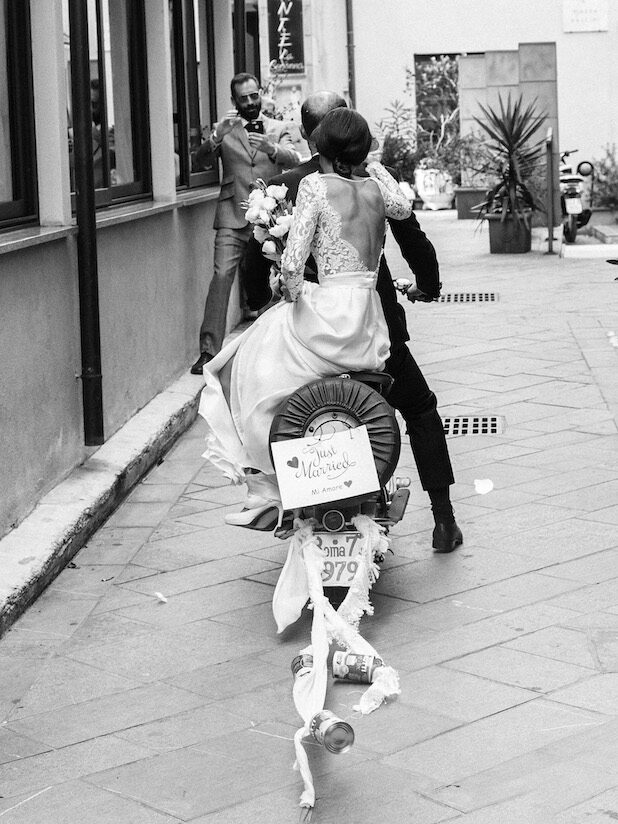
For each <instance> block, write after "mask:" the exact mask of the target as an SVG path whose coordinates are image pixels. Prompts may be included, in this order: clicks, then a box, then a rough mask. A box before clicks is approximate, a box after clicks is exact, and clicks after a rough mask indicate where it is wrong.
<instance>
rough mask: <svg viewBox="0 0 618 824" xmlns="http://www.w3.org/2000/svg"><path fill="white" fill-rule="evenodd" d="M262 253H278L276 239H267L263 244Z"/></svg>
mask: <svg viewBox="0 0 618 824" xmlns="http://www.w3.org/2000/svg"><path fill="white" fill-rule="evenodd" d="M262 253H263V254H264V255H267V256H268V255H276V254H277V247H276V246H275V241H274V240H265V241H264V243H263V244H262Z"/></svg>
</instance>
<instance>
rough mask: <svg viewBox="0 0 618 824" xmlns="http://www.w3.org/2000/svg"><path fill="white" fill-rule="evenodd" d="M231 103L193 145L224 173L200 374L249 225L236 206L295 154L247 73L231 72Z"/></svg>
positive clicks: (211, 351) (197, 366)
mask: <svg viewBox="0 0 618 824" xmlns="http://www.w3.org/2000/svg"><path fill="white" fill-rule="evenodd" d="M231 90H232V103H233V104H234V106H235V108H234V109H231V110H230V111H228V112H227V113H226V114H225V117H223V118H222V119H221V120H220V121H219V122H218V123H216V124H215V127H214V130H213V132H212V134H211V135H210V137H209V138H208V139H207V140H206V141H205V143H204V144H203V145H202V147H200V150H198V159H199V155H200V152H212V151H214V152H216V153H217V154H218V155H219V156H220V157H221V162H222V164H223V179H222V181H221V191H220V193H219V201H218V203H217V210H216V213H215V221H214V228H215V229H216V230H217V233H216V237H215V255H214V273H213V277H212V281H211V283H210V287H209V289H208V296H207V298H206V306H205V308H204V319H203V321H202V326H201V329H200V356H199V358H198V359H197V361H196V362H195V363H194V364H193V366H192V367H191V372H192V373H193V374H194V375H201V374H202V372H203V367H204V364H206V363H208V361H209V360H211V359H212V358H213V357H214V356H215V355H216V354H217V352H219V350H220V349H221V345H222V343H223V338H224V336H225V323H226V318H227V307H228V303H229V299H230V292H231V290H232V284H233V282H234V278H235V277H236V271H237V269H238V264H239V262H240V260H241V259H242V257H243V255H244V253H245V249H246V246H247V242H248V240H249V238H250V237H251V229H252V227H251V226H250V224H249V223H248V222H247V220H246V218H245V213H244V209H243V208H242V206H241V203H242V201H243V200H246V199H247V197H248V196H249V192H250V190H251V184H252V183H253V181H254V180H256V179H257V178H260V177H261V178H263V179H264V180H268V178H270V177H272V176H273V175H274V174H277V173H278V172H281V171H282V169H288V168H291V167H293V166H296V164H297V163H298V155H297V154H296V152H295V150H294V144H293V142H292V137H291V135H290V132H289V129H288V125H287V124H286V123H283V122H282V121H279V120H273V119H272V118H268V117H264V116H263V115H262V113H261V100H262V97H261V91H260V87H259V83H258V81H257V79H256V78H255V77H254V76H253V75H251V74H246V73H244V72H243V73H241V74H237V75H235V76H234V77H233V78H232V82H231Z"/></svg>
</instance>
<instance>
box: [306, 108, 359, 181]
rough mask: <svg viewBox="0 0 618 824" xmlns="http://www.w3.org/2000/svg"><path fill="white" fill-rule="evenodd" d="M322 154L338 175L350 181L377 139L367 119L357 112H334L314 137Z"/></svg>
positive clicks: (323, 120) (351, 110)
mask: <svg viewBox="0 0 618 824" xmlns="http://www.w3.org/2000/svg"><path fill="white" fill-rule="evenodd" d="M311 138H312V140H313V141H315V144H316V146H317V149H318V152H319V153H320V154H321V155H323V156H324V157H326V158H327V159H328V160H330V162H331V163H332V164H333V168H334V169H335V171H336V172H337V173H338V174H341V175H343V176H345V177H349V176H350V174H351V172H352V169H353V168H354V167H355V166H359V165H360V164H361V163H362V162H363V160H364V159H365V158H366V157H367V155H368V154H369V150H370V149H371V146H372V143H373V137H372V136H371V132H370V131H369V125H368V123H367V121H366V120H365V118H364V117H363V116H362V115H360V114H359V113H358V112H355V111H354V110H353V109H344V108H338V109H332V111H330V112H328V113H327V114H326V115H324V117H323V118H322V121H321V122H320V125H319V126H318V127H317V129H316V130H315V132H314V133H313V134H312V135H311Z"/></svg>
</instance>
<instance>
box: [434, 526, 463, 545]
mask: <svg viewBox="0 0 618 824" xmlns="http://www.w3.org/2000/svg"><path fill="white" fill-rule="evenodd" d="M462 543H463V535H462V533H461V529H460V528H459V527H458V526H457V523H456V522H455V521H452V522H451V523H443V522H440V521H439V522H438V523H437V524H436V525H435V527H434V530H433V541H432V546H433V549H434V551H435V552H452V551H453V550H454V549H457V547H458V546H460V544H462Z"/></svg>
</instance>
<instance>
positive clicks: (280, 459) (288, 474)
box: [272, 426, 380, 509]
mask: <svg viewBox="0 0 618 824" xmlns="http://www.w3.org/2000/svg"><path fill="white" fill-rule="evenodd" d="M272 454H273V463H274V465H275V472H276V473H277V482H278V484H279V491H280V493H281V502H282V504H283V507H284V509H296V508H297V507H302V506H311V505H312V504H324V503H328V502H329V501H339V500H342V499H345V498H355V497H356V496H357V495H364V494H366V493H368V492H376V491H377V490H379V488H380V482H379V480H378V474H377V472H376V465H375V461H374V459H373V453H372V451H371V443H370V442H369V435H368V434H367V427H366V426H359V427H357V428H356V429H349V430H347V431H343V432H335V433H333V434H332V435H329V436H328V437H322V438H321V439H319V440H318V439H316V438H313V437H309V438H294V439H293V440H289V441H279V442H278V443H273V444H272Z"/></svg>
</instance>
